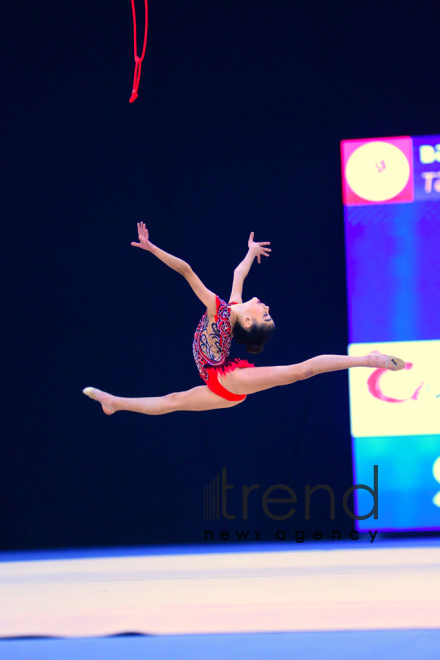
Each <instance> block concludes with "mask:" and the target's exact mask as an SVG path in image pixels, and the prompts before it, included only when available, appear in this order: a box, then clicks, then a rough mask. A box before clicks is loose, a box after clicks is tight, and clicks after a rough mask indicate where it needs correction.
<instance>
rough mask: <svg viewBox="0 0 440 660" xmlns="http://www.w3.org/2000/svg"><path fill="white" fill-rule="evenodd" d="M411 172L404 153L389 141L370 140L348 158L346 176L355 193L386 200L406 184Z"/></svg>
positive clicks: (372, 199) (368, 199)
mask: <svg viewBox="0 0 440 660" xmlns="http://www.w3.org/2000/svg"><path fill="white" fill-rule="evenodd" d="M410 174H411V168H410V164H409V162H408V159H407V157H406V156H405V154H404V153H403V152H402V151H401V150H400V149H399V148H398V147H396V146H395V145H393V144H390V143H389V142H382V141H377V142H367V143H366V144H363V145H361V146H360V147H358V148H357V149H356V150H355V151H354V152H353V153H352V154H351V156H350V158H349V159H348V162H347V165H346V167H345V178H346V181H347V183H348V185H349V186H350V188H351V189H352V190H353V192H354V193H356V195H358V196H359V197H361V198H362V199H365V200H366V201H368V202H385V201H387V200H389V199H393V197H396V195H398V194H399V193H400V192H402V190H403V189H404V188H405V186H406V184H407V183H408V180H409V177H410Z"/></svg>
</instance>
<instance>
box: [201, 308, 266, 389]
mask: <svg viewBox="0 0 440 660" xmlns="http://www.w3.org/2000/svg"><path fill="white" fill-rule="evenodd" d="M215 300H216V305H217V310H216V314H215V317H214V318H212V317H211V318H210V317H209V316H208V312H205V314H204V315H203V316H202V318H201V319H200V322H199V325H198V326H197V330H196V332H195V335H194V340H193V355H194V360H195V363H196V365H197V369H198V370H199V374H200V376H201V378H203V380H204V381H205V383H206V385H207V386H208V387H209V389H210V390H211V391H212V392H214V393H215V394H217V395H218V396H221V397H222V398H223V399H227V400H228V401H243V399H245V398H246V395H245V394H233V393H232V392H228V390H227V389H225V388H224V387H223V385H222V384H221V383H220V382H219V380H218V375H219V374H220V375H224V374H226V373H228V372H230V371H233V370H234V369H237V368H240V369H245V368H247V367H253V366H254V365H253V364H250V363H249V362H248V361H247V360H241V359H239V358H237V359H236V360H227V358H228V356H229V353H230V350H231V341H232V328H231V324H230V322H229V317H230V315H231V310H230V309H229V306H230V305H236V304H237V303H232V302H231V303H229V305H228V304H227V303H225V301H224V300H221V298H219V297H218V296H216V298H215Z"/></svg>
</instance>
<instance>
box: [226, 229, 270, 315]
mask: <svg viewBox="0 0 440 660" xmlns="http://www.w3.org/2000/svg"><path fill="white" fill-rule="evenodd" d="M265 245H270V243H269V242H268V241H265V242H263V243H256V242H255V241H254V232H251V235H250V236H249V240H248V248H249V250H248V253H247V255H246V256H245V258H244V259H243V261H242V262H241V263H239V264H238V266H237V268H236V269H235V270H234V280H233V282H232V291H231V295H230V296H229V302H236V303H242V302H243V299H242V295H243V282H244V280H245V278H246V276H247V274H248V273H249V271H250V268H251V266H252V263H253V261H254V259H255V257H257V260H258V263H261V255H262V254H263V255H264V256H265V257H268V256H269V255H268V254H267V253H268V252H271V250H270V248H267V247H263V246H265Z"/></svg>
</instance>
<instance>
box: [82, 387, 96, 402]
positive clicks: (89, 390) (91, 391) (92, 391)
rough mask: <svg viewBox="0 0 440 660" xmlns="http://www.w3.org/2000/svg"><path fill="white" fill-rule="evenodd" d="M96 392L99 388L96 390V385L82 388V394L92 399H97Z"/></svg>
mask: <svg viewBox="0 0 440 660" xmlns="http://www.w3.org/2000/svg"><path fill="white" fill-rule="evenodd" d="M98 392H99V390H97V389H96V387H85V388H84V389H83V394H85V395H86V396H88V397H90V398H91V399H94V401H98V396H97V395H98Z"/></svg>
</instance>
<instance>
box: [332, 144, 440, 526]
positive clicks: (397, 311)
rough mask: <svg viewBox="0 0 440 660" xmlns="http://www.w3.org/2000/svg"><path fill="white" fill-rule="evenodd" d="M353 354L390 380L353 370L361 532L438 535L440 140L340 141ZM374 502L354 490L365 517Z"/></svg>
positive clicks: (364, 504) (365, 505)
mask: <svg viewBox="0 0 440 660" xmlns="http://www.w3.org/2000/svg"><path fill="white" fill-rule="evenodd" d="M341 161H342V187H343V202H344V219H345V244H346V267H347V293H348V314H349V319H348V321H349V342H350V343H349V347H348V353H349V355H366V354H367V353H368V352H369V351H371V350H373V349H378V350H379V351H381V352H382V353H385V354H387V355H389V354H392V355H397V356H398V357H400V358H402V359H404V360H405V361H406V362H407V365H406V369H404V370H402V371H399V372H396V373H393V372H391V371H388V370H383V369H361V368H355V369H350V370H349V392H350V421H351V435H352V443H353V470H354V483H356V484H366V485H369V486H370V487H371V488H372V487H373V472H374V466H375V465H377V466H378V500H379V515H378V519H377V520H374V523H373V519H372V518H367V519H365V520H359V521H357V522H356V524H357V528H358V530H359V531H365V530H367V529H371V528H372V525H373V524H374V528H375V529H378V530H382V531H395V530H438V529H440V135H429V136H422V137H391V138H376V139H365V140H344V141H343V142H342V143H341ZM372 506H373V501H372V496H371V494H370V493H369V492H368V491H367V490H366V489H358V490H355V508H356V514H357V515H358V516H363V515H366V514H369V513H370V512H371V510H372Z"/></svg>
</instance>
